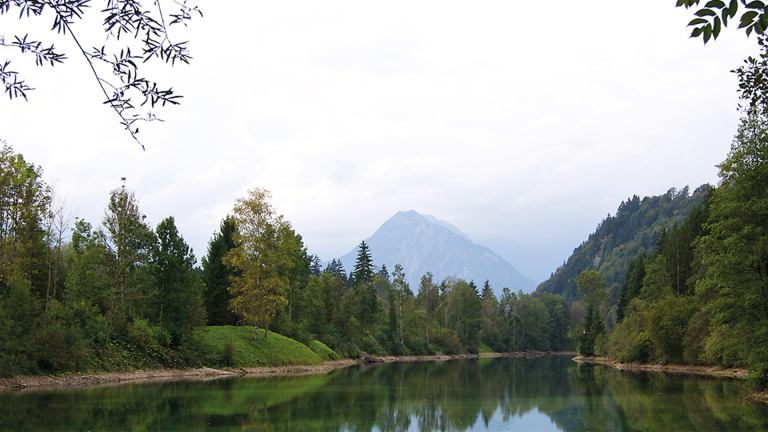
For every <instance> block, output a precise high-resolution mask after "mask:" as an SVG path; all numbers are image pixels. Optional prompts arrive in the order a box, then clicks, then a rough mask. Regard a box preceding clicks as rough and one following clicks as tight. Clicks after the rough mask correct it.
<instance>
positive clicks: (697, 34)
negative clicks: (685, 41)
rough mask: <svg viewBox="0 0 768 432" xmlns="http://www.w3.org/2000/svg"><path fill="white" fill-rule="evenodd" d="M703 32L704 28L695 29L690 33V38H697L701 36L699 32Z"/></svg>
mask: <svg viewBox="0 0 768 432" xmlns="http://www.w3.org/2000/svg"><path fill="white" fill-rule="evenodd" d="M703 31H704V27H698V28H695V29H693V31H692V32H691V37H692V38H695V37H699V36H700V35H701V32H703Z"/></svg>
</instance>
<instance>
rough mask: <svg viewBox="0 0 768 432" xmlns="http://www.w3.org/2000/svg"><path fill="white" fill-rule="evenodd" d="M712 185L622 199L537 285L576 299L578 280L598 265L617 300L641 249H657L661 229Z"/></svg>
mask: <svg viewBox="0 0 768 432" xmlns="http://www.w3.org/2000/svg"><path fill="white" fill-rule="evenodd" d="M710 189H711V186H710V185H708V184H705V185H702V186H699V187H698V188H697V189H696V191H694V193H693V195H689V193H688V187H687V186H686V187H685V188H684V189H683V190H681V191H677V190H676V189H675V188H672V189H670V190H669V191H667V193H666V194H664V195H660V196H653V197H645V198H643V199H642V200H640V198H638V196H637V195H635V196H634V197H632V198H631V199H629V200H627V201H626V202H622V203H621V205H620V206H619V209H618V210H617V212H616V216H610V215H609V216H608V217H607V218H606V219H605V220H603V221H602V222H601V223H600V224H599V225H598V226H597V229H596V230H595V232H594V233H593V234H591V235H590V236H589V239H587V241H585V242H584V243H582V244H581V245H580V246H579V247H577V248H576V249H575V250H574V251H573V254H572V255H571V256H570V257H569V258H568V261H567V262H566V263H564V265H562V266H561V267H560V268H558V269H557V270H556V271H555V272H554V273H553V274H552V276H551V277H550V278H549V279H547V280H546V281H544V282H542V283H541V285H539V286H538V288H536V291H537V292H549V293H552V294H560V295H562V296H563V297H565V298H566V299H567V300H568V301H574V300H577V299H578V295H577V292H576V285H575V283H574V280H575V278H576V276H577V275H578V274H579V273H581V272H582V271H584V270H592V269H597V270H598V271H600V272H601V273H602V274H603V277H604V278H605V280H606V282H607V288H608V292H609V295H610V302H611V304H615V303H616V301H617V299H618V297H619V294H620V292H621V286H622V285H623V284H624V280H625V276H626V273H627V267H629V263H630V262H631V261H632V260H633V259H634V258H635V257H637V256H638V255H640V254H641V253H642V252H643V251H645V252H648V253H651V252H653V251H654V250H655V249H656V240H657V239H658V236H659V233H661V231H662V230H663V229H665V228H672V227H673V226H674V225H675V224H678V225H682V224H683V222H684V221H685V218H686V217H687V216H688V214H689V213H690V212H691V209H692V208H693V207H694V206H696V205H699V204H701V203H703V202H704V199H705V197H706V194H707V193H708V192H709V190H710Z"/></svg>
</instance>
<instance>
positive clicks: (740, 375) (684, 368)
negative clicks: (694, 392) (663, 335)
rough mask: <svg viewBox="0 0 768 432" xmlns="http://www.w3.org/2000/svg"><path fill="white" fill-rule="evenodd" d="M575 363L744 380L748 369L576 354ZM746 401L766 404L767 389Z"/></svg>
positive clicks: (754, 394)
mask: <svg viewBox="0 0 768 432" xmlns="http://www.w3.org/2000/svg"><path fill="white" fill-rule="evenodd" d="M573 361H575V362H576V363H586V364H602V365H606V366H610V367H612V368H614V369H617V370H620V371H630V372H637V371H639V372H658V373H670V374H687V375H699V376H709V377H714V378H728V379H738V380H745V379H747V375H749V371H748V370H747V369H744V368H725V367H722V366H697V365H679V364H665V365H655V364H647V363H619V362H617V361H615V360H613V359H612V358H610V357H582V356H577V357H574V358H573ZM744 399H745V400H747V401H754V402H759V403H762V404H766V405H768V390H763V391H757V392H754V393H750V394H748V395H746V396H745V397H744Z"/></svg>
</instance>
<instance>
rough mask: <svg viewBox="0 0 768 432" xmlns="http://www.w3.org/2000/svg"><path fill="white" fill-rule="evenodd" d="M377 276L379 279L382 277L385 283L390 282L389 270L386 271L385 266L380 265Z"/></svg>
mask: <svg viewBox="0 0 768 432" xmlns="http://www.w3.org/2000/svg"><path fill="white" fill-rule="evenodd" d="M379 274H380V275H381V277H383V278H384V279H386V280H387V281H389V280H390V277H389V270H387V265H386V264H382V265H381V269H380V270H379Z"/></svg>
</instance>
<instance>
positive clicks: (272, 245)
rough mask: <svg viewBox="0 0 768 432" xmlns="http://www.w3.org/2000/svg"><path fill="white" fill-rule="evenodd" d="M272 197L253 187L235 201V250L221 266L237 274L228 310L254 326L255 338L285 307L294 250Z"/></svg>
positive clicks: (285, 224)
mask: <svg viewBox="0 0 768 432" xmlns="http://www.w3.org/2000/svg"><path fill="white" fill-rule="evenodd" d="M271 197H272V195H271V194H270V192H269V191H268V190H266V189H261V188H253V189H250V190H248V193H247V195H246V196H245V197H244V198H239V199H238V200H237V201H235V207H234V210H233V217H234V219H235V224H236V227H237V231H236V233H235V235H234V238H235V244H236V247H235V248H234V249H231V250H230V251H229V253H228V254H227V256H226V257H225V258H224V264H226V265H228V266H230V267H232V268H233V269H234V270H236V271H237V273H236V274H235V275H234V276H233V277H232V286H231V288H230V292H231V293H232V294H233V295H234V298H233V299H232V301H231V302H230V307H231V309H232V310H233V311H234V312H235V313H236V314H237V315H239V316H240V318H241V320H242V321H243V322H247V323H253V325H254V332H253V337H254V339H256V337H257V336H258V330H259V325H263V326H264V327H265V329H267V331H268V329H269V323H270V322H271V321H272V319H273V318H274V317H275V314H276V313H277V312H278V311H279V310H280V309H282V308H283V307H285V305H286V304H287V301H286V299H285V292H286V290H287V289H288V286H289V284H290V281H289V278H288V276H287V274H288V271H289V269H290V267H291V266H292V262H291V260H290V256H289V254H290V251H292V250H294V249H295V248H296V244H295V241H296V237H295V235H293V230H291V225H290V223H289V222H288V221H286V220H285V219H284V218H283V216H282V215H278V214H277V213H276V212H275V209H274V208H273V207H272V204H271V203H270V202H269V200H270V198H271ZM265 336H266V333H265Z"/></svg>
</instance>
